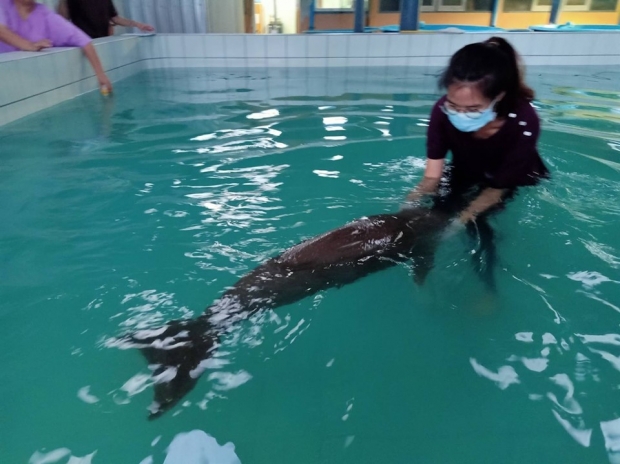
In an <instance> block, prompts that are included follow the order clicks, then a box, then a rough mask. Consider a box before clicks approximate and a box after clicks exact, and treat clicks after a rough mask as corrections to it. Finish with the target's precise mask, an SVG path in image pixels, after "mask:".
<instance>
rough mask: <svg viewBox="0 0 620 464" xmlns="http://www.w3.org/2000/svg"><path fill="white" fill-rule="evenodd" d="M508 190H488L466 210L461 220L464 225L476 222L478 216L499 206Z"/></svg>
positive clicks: (461, 215)
mask: <svg viewBox="0 0 620 464" xmlns="http://www.w3.org/2000/svg"><path fill="white" fill-rule="evenodd" d="M505 194H506V190H503V189H495V188H486V189H484V190H483V191H482V192H480V195H478V196H477V197H476V198H475V199H474V200H473V201H472V202H471V203H470V204H469V206H467V208H465V209H464V210H463V211H462V212H461V214H460V216H459V219H460V220H461V222H463V223H467V222H469V221H472V220H475V219H476V217H477V216H479V215H480V214H482V213H484V212H486V211H488V210H489V209H491V208H492V207H493V206H495V205H498V204H500V203H501V202H502V200H503V199H504V195H505Z"/></svg>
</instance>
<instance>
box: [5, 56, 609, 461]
mask: <svg viewBox="0 0 620 464" xmlns="http://www.w3.org/2000/svg"><path fill="white" fill-rule="evenodd" d="M435 72H436V70H434V69H425V70H422V71H419V70H414V69H404V68H403V69H391V70H386V69H374V70H366V69H312V70H309V71H307V72H306V71H304V70H295V71H293V70H271V71H261V70H252V71H245V70H233V71H226V70H221V71H210V72H206V71H204V70H191V69H177V70H168V71H163V70H160V71H150V72H145V73H142V74H139V75H136V76H133V77H132V78H130V79H128V80H126V81H123V82H121V83H118V84H117V85H116V86H115V90H116V94H115V96H114V98H113V99H102V98H101V97H100V96H99V95H98V94H90V95H86V96H83V97H81V98H78V99H75V100H73V101H70V102H67V103H64V104H62V105H60V106H58V107H55V108H53V109H50V110H48V111H44V112H42V113H39V114H37V115H34V116H31V117H28V118H26V119H24V120H22V121H19V122H17V123H14V124H11V125H9V126H5V127H2V128H0V152H1V154H2V164H1V167H0V173H1V174H2V175H1V178H0V221H1V224H2V226H1V227H0V252H1V256H2V260H1V261H0V275H1V278H2V286H1V290H0V334H1V336H0V361H1V365H2V372H3V374H2V382H0V397H1V398H2V401H1V402H0V405H1V411H0V417H1V420H0V427H1V430H0V432H1V435H2V437H3V438H2V445H1V446H0V462H3V463H26V462H30V463H37V464H41V463H52V462H59V463H63V464H64V463H67V462H71V463H72V464H75V463H76V462H80V463H91V462H92V463H94V464H99V463H149V462H153V463H161V462H164V459H166V454H167V451H166V450H167V449H168V446H169V445H170V444H171V443H175V444H176V445H177V446H176V447H175V446H172V449H171V450H170V452H169V455H168V458H167V460H166V462H167V463H171V462H184V463H193V462H223V463H224V462H238V461H241V462H243V463H296V464H302V463H349V462H350V463H376V462H380V463H410V462H415V463H431V462H432V463H439V462H442V463H477V464H478V463H487V462H488V463H491V462H493V463H498V462H501V463H511V462H531V463H549V462H562V463H585V462H587V463H599V462H600V463H605V462H620V455H619V454H618V451H619V450H620V439H619V438H618V437H619V436H620V419H618V416H619V415H620V395H619V393H618V385H620V373H619V372H618V370H619V369H620V327H619V324H620V314H618V313H619V312H620V285H619V284H620V282H619V281H620V275H619V272H618V268H619V267H620V235H619V234H618V231H617V224H618V213H619V212H620V204H619V201H618V198H619V194H620V173H619V171H620V161H619V160H618V158H619V157H620V153H619V151H620V135H619V131H618V129H619V127H620V125H619V123H620V93H618V92H617V91H613V88H614V86H615V85H616V84H615V83H617V82H618V77H619V73H618V72H614V71H613V69H607V68H597V69H594V68H592V69H587V70H585V71H584V70H583V69H571V68H554V70H553V71H549V70H544V69H530V70H529V76H530V82H531V83H532V84H533V85H534V87H535V88H536V90H537V91H538V93H539V98H538V100H537V102H536V106H537V107H538V108H539V111H540V114H541V116H542V118H543V120H544V133H543V135H542V139H541V142H540V148H541V152H542V154H543V156H544V158H545V160H546V162H547V163H548V165H549V167H550V168H551V169H552V171H553V180H552V181H549V182H545V183H544V184H543V185H541V186H539V187H538V188H536V189H528V190H523V191H522V192H521V194H520V195H519V196H518V198H516V200H515V201H514V202H513V203H512V204H511V205H510V207H509V208H508V209H507V210H506V211H505V212H503V213H501V214H500V215H498V216H497V217H496V218H494V219H493V226H494V228H495V230H496V231H497V235H498V252H499V255H500V260H501V266H500V268H499V269H497V279H498V296H497V297H496V298H490V297H488V296H486V295H485V293H484V291H483V290H484V287H483V285H482V284H481V282H480V279H479V278H478V277H477V276H476V275H475V273H474V272H473V270H472V268H471V266H470V263H469V254H470V252H471V250H472V247H474V245H472V244H471V243H470V242H469V241H468V239H467V237H465V236H461V235H458V234H457V235H455V236H452V237H449V238H447V239H446V240H445V241H444V242H443V243H442V245H441V247H440V249H439V251H438V256H437V261H436V267H435V269H434V270H433V271H432V273H431V275H430V276H429V279H428V281H427V282H426V284H425V285H424V286H423V287H416V286H415V285H414V283H413V281H412V278H411V276H410V275H409V272H408V270H407V269H405V268H403V267H395V268H392V269H389V270H386V271H384V272H381V273H377V274H374V275H372V276H370V277H368V278H366V279H364V280H361V281H359V282H357V283H354V284H352V285H349V286H346V287H343V288H341V289H338V290H329V291H326V292H324V293H322V294H319V295H317V296H315V297H313V298H308V299H306V300H303V301H301V302H299V303H297V304H294V305H290V306H287V307H282V308H279V309H278V310H277V311H275V312H271V313H264V314H260V315H258V316H256V317H254V318H253V319H252V320H251V321H246V322H245V323H243V324H242V325H241V326H240V328H239V330H238V331H237V332H235V333H234V334H231V336H230V337H229V338H228V339H227V340H226V342H225V344H224V346H223V347H222V349H221V352H220V356H219V357H218V362H217V363H214V364H213V365H212V367H211V370H210V371H209V372H207V373H205V374H203V376H202V377H201V379H200V382H199V384H198V386H197V387H196V388H195V389H194V390H193V391H192V392H191V393H190V394H189V395H188V396H187V397H186V402H184V403H183V404H182V405H180V406H178V407H177V408H175V409H174V410H173V411H171V412H169V413H167V414H166V415H164V416H163V417H161V418H160V419H158V420H155V421H151V422H149V421H147V419H146V417H147V407H148V405H149V404H150V402H151V399H152V391H151V388H150V385H149V381H148V374H149V372H150V371H149V369H148V368H147V365H146V363H145V362H144V361H143V359H142V358H141V357H140V356H139V355H138V353H136V352H134V351H133V350H120V349H117V348H114V347H112V346H110V345H111V344H110V340H111V339H112V338H113V337H115V336H117V335H119V334H121V333H123V332H125V331H128V330H132V329H136V328H144V327H157V326H159V325H161V324H162V323H164V322H165V321H168V320H171V319H176V318H179V317H184V316H187V315H198V314H200V313H201V311H202V310H203V309H204V308H205V307H206V306H207V305H209V304H210V303H211V302H212V301H213V300H214V299H215V298H216V297H217V296H218V295H219V294H220V293H221V292H222V291H223V290H224V289H225V288H226V287H227V286H230V285H232V284H233V283H234V282H235V281H236V280H237V279H238V278H239V277H240V276H242V275H243V274H244V273H245V272H247V271H248V270H249V269H252V268H253V267H255V266H257V265H258V264H259V263H260V262H262V261H263V260H265V259H266V258H268V257H270V256H273V255H274V254H277V253H278V252H280V251H282V250H283V249H285V248H287V247H289V246H290V245H292V244H294V243H296V242H298V241H300V240H301V239H303V238H307V237H310V236H313V235H315V234H318V233H320V232H323V231H326V230H329V229H331V228H335V227H338V226H340V225H342V224H343V223H345V222H347V221H350V220H352V219H355V218H357V217H360V216H364V215H369V214H377V213H382V212H390V211H394V210H396V209H397V208H398V206H399V205H400V202H401V200H402V198H403V196H404V195H405V194H406V192H407V191H408V189H409V188H411V186H413V185H414V184H415V183H416V181H417V180H418V179H419V178H420V176H421V174H422V169H423V165H424V143H425V142H424V134H425V128H426V127H425V126H426V123H427V119H426V118H427V117H428V113H429V110H430V107H431V105H432V103H433V101H434V99H435V98H436V97H437V93H436V91H435V90H434V89H435V87H434V77H433V75H434V73H435ZM192 431H193V432H194V433H193V434H192V435H182V434H184V433H187V432H192ZM197 431H202V432H204V433H205V434H208V436H209V437H212V439H214V440H217V443H218V444H217V445H216V444H214V442H212V441H209V439H208V438H207V435H200V434H199V433H198V432H197ZM190 438H191V440H190ZM183 440H186V441H185V442H184V441H183ZM188 440H189V441H190V442H191V443H192V445H187V441H188ZM201 440H202V441H201ZM199 442H200V443H202V444H203V445H201V446H204V447H207V448H208V449H209V451H208V453H211V455H212V456H213V453H216V452H217V453H223V454H224V455H225V456H226V458H224V457H221V456H222V454H220V455H218V456H220V457H218V458H212V460H211V461H204V460H203V461H200V460H195V458H196V456H197V454H196V453H198V451H191V453H193V456H194V457H193V458H191V457H190V456H185V457H183V458H182V459H181V460H179V459H178V458H177V457H173V456H172V454H174V453H176V452H178V446H179V445H180V446H181V449H182V450H185V451H186V452H188V453H189V454H191V453H190V450H192V449H194V448H192V446H195V447H199ZM226 443H231V444H233V445H234V451H232V445H229V447H228V448H225V449H224V448H222V447H223V446H224V444H226ZM233 454H234V455H236V456H237V458H235V459H237V461H235V460H234V459H232V460H230V461H227V460H225V459H228V458H231V456H232V455H233ZM78 458H79V459H81V460H78ZM192 459H194V460H192ZM213 459H215V460H213Z"/></svg>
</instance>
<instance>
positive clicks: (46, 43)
mask: <svg viewBox="0 0 620 464" xmlns="http://www.w3.org/2000/svg"><path fill="white" fill-rule="evenodd" d="M45 48H52V41H51V40H48V39H43V40H39V41H37V42H30V43H29V44H28V45H26V48H24V51H25V52H40V51H41V50H43V49H45Z"/></svg>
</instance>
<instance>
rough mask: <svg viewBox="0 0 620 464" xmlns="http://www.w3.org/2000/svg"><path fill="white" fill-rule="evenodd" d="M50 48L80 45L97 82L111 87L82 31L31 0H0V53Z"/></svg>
mask: <svg viewBox="0 0 620 464" xmlns="http://www.w3.org/2000/svg"><path fill="white" fill-rule="evenodd" d="M50 47H80V48H81V49H82V50H83V52H84V55H85V56H86V58H87V59H88V61H89V62H90V64H91V65H92V67H93V69H94V71H95V75H96V76H97V80H98V81H99V85H100V86H101V87H102V88H103V87H106V88H107V89H108V91H111V90H112V84H111V83H110V80H109V79H108V77H107V76H106V74H105V72H104V70H103V67H102V66H101V61H100V60H99V56H98V55H97V52H96V50H95V47H93V45H92V43H91V38H90V37H88V36H87V35H86V34H85V33H84V32H82V31H81V30H80V29H79V28H77V27H76V26H74V25H73V24H71V23H70V22H68V21H67V20H65V19H64V18H62V17H61V16H60V15H57V14H56V13H54V12H52V11H51V10H49V9H48V8H47V7H46V6H45V5H41V4H39V3H37V2H35V1H34V0H0V53H6V52H12V51H18V50H22V51H30V52H36V51H40V50H43V49H46V48H50Z"/></svg>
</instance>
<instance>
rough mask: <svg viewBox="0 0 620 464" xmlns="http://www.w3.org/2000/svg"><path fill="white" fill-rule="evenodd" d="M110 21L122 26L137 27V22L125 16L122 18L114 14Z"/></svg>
mask: <svg viewBox="0 0 620 464" xmlns="http://www.w3.org/2000/svg"><path fill="white" fill-rule="evenodd" d="M112 22H113V23H114V24H116V25H118V26H124V27H137V26H138V23H137V22H135V21H133V20H131V19H127V18H123V17H122V16H115V17H114V18H112Z"/></svg>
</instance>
